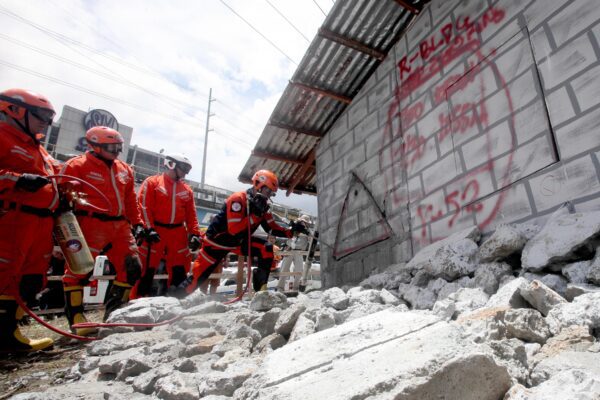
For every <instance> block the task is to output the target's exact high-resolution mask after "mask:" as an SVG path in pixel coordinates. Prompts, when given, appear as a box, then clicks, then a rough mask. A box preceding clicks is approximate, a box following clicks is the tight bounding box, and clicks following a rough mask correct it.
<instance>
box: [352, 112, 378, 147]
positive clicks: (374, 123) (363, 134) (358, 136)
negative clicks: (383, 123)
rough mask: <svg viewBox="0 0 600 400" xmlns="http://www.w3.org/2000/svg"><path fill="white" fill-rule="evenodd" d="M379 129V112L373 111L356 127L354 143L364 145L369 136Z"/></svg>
mask: <svg viewBox="0 0 600 400" xmlns="http://www.w3.org/2000/svg"><path fill="white" fill-rule="evenodd" d="M378 128H379V115H378V113H377V110H375V111H371V112H370V113H369V114H368V115H367V116H366V117H365V119H364V120H362V121H361V122H359V123H358V125H356V127H354V143H356V144H360V143H364V142H365V140H366V139H367V137H368V136H370V135H372V134H373V132H375V131H377V130H378Z"/></svg>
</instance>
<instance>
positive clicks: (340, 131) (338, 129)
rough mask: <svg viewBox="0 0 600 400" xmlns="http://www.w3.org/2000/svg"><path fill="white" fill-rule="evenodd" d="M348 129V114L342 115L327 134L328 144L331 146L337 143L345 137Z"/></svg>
mask: <svg viewBox="0 0 600 400" xmlns="http://www.w3.org/2000/svg"><path fill="white" fill-rule="evenodd" d="M349 130H350V128H349V127H348V114H347V113H343V114H342V115H340V117H339V118H338V119H337V120H336V121H335V124H334V125H333V127H332V128H331V129H330V130H329V132H328V133H327V137H328V138H329V143H331V144H333V143H335V142H337V140H338V139H339V138H340V137H342V136H343V135H345V134H346V133H347V132H348V131H349Z"/></svg>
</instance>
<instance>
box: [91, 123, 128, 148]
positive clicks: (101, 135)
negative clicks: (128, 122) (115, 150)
mask: <svg viewBox="0 0 600 400" xmlns="http://www.w3.org/2000/svg"><path fill="white" fill-rule="evenodd" d="M85 139H86V140H87V141H88V143H89V144H90V145H91V146H97V145H103V144H121V143H123V142H124V140H123V136H121V134H120V133H119V132H117V131H115V130H114V129H112V128H107V127H106V126H94V127H92V128H90V129H88V131H87V132H86V133H85Z"/></svg>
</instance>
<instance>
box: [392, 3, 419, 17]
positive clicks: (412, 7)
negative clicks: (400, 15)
mask: <svg viewBox="0 0 600 400" xmlns="http://www.w3.org/2000/svg"><path fill="white" fill-rule="evenodd" d="M396 3H398V4H400V6H402V7H404V8H405V9H407V10H408V11H410V12H411V13H413V14H418V13H420V12H421V10H419V9H418V8H416V7H415V6H413V5H412V4H409V3H407V2H406V1H405V0H396Z"/></svg>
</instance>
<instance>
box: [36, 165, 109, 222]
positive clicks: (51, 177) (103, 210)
mask: <svg viewBox="0 0 600 400" xmlns="http://www.w3.org/2000/svg"><path fill="white" fill-rule="evenodd" d="M45 178H48V179H59V178H63V179H69V180H74V181H77V182H80V183H83V184H85V185H87V187H89V188H92V189H93V190H94V191H95V192H96V194H99V195H100V197H101V198H102V200H104V202H105V203H106V204H107V205H108V207H109V208H100V207H98V206H95V205H93V204H91V203H86V207H90V208H93V209H94V210H96V211H98V212H104V213H106V212H109V211H110V210H111V209H112V204H111V203H110V200H109V199H108V197H106V196H105V195H104V193H102V192H101V191H100V189H98V188H97V187H96V186H94V185H92V184H91V183H89V182H88V181H86V180H83V179H81V178H78V177H76V176H71V175H63V174H54V175H48V176H45Z"/></svg>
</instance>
